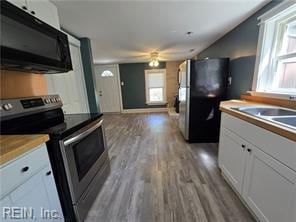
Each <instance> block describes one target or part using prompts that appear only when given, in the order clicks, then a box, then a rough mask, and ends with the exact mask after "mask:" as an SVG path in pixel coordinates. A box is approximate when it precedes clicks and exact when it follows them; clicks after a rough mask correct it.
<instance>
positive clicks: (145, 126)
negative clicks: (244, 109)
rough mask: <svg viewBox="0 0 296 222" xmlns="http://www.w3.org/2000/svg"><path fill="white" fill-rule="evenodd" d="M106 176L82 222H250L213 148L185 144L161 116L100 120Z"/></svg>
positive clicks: (174, 125)
mask: <svg viewBox="0 0 296 222" xmlns="http://www.w3.org/2000/svg"><path fill="white" fill-rule="evenodd" d="M104 121H105V131H106V137H107V142H108V148H109V155H110V159H111V174H110V176H109V177H108V179H107V181H106V182H105V184H104V186H103V188H102V190H101V192H100V194H99V196H98V197H97V199H96V201H95V203H94V205H93V206H92V209H91V210H90V212H89V214H88V217H87V219H86V221H87V222H94V221H96V222H101V221H102V222H121V221H127V222H191V221H192V222H193V221H194V222H207V221H208V222H232V221H233V222H239V221H254V219H253V218H252V216H251V215H250V213H249V212H248V211H247V210H246V208H245V207H244V205H243V204H242V203H241V202H240V200H239V199H238V197H237V196H236V195H235V194H234V192H233V191H232V190H231V188H230V187H229V186H228V185H227V184H226V182H225V181H224V179H223V178H222V176H221V174H220V171H219V169H218V165H217V153H218V148H217V144H188V143H186V142H185V141H184V140H183V138H182V135H181V134H180V132H179V129H178V127H177V122H176V119H174V117H169V116H168V115H167V114H166V113H156V114H155V113H153V114H121V115H120V114H118V115H117V114H116V115H105V116H104Z"/></svg>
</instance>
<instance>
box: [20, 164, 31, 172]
mask: <svg viewBox="0 0 296 222" xmlns="http://www.w3.org/2000/svg"><path fill="white" fill-rule="evenodd" d="M28 170H29V167H28V166H25V167H23V168H22V170H21V171H22V172H23V173H24V172H27V171H28Z"/></svg>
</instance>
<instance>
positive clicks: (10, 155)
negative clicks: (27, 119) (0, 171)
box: [0, 134, 49, 165]
mask: <svg viewBox="0 0 296 222" xmlns="http://www.w3.org/2000/svg"><path fill="white" fill-rule="evenodd" d="M48 140H49V136H48V135H46V134H40V135H1V136H0V165H1V164H4V163H6V162H8V161H10V160H13V159H14V158H16V157H18V156H20V155H22V154H24V153H26V152H28V151H30V150H31V149H34V148H35V147H36V146H39V145H40V144H42V143H45V142H46V141H48Z"/></svg>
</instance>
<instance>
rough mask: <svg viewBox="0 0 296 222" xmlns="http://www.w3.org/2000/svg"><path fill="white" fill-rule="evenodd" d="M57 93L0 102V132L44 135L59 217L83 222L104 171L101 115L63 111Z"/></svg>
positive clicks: (106, 166)
mask: <svg viewBox="0 0 296 222" xmlns="http://www.w3.org/2000/svg"><path fill="white" fill-rule="evenodd" d="M61 107H62V101H61V99H60V97H59V96H58V95H48V96H41V97H30V98H17V99H9V100H1V106H0V110H1V134H49V136H50V140H49V141H48V142H47V148H48V153H49V157H50V161H51V165H52V168H53V172H54V177H55V181H56V184H57V188H58V192H59V197H60V200H61V204H62V208H63V213H64V217H65V221H71V222H74V221H79V222H80V221H83V220H84V218H85V217H86V215H87V213H88V211H89V209H90V207H91V205H92V204H93V202H94V200H95V198H96V196H97V195H98V193H99V191H100V188H101V187H102V185H103V183H104V181H105V180H106V178H107V176H108V174H109V172H110V162H109V157H108V152H107V147H106V142H105V136H104V128H103V119H102V114H92V113H83V114H64V113H63V110H62V108H61Z"/></svg>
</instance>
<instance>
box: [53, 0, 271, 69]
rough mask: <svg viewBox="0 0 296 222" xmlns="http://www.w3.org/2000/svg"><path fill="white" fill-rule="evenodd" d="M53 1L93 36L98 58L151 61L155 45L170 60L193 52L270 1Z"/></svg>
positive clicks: (67, 21)
mask: <svg viewBox="0 0 296 222" xmlns="http://www.w3.org/2000/svg"><path fill="white" fill-rule="evenodd" d="M52 1H53V2H54V4H55V5H57V7H58V11H59V16H60V22H61V26H62V27H63V28H64V29H65V30H67V31H69V32H70V33H73V34H74V35H76V36H78V37H88V38H90V39H91V44H92V52H93V57H94V63H97V64H111V63H126V62H146V61H148V60H149V54H150V52H153V51H157V52H159V55H160V59H161V60H164V61H169V60H179V59H186V58H190V57H192V56H194V55H196V54H197V53H198V52H200V51H202V50H203V49H205V48H207V47H208V46H209V45H210V44H211V43H213V42H214V41H215V40H217V39H219V38H220V37H222V36H223V35H224V34H225V33H227V32H228V31H230V30H231V29H233V28H234V27H235V26H237V25H238V24H239V23H241V22H242V21H243V20H245V19H246V18H247V17H249V16H250V15H252V14H253V13H254V12H255V11H257V10H258V9H260V8H261V7H262V6H264V5H265V4H266V3H267V2H269V1H268V0H196V1H182V0H179V1H168V0H167V1H155V0H154V1H153V0H150V1H141V0H138V1H122V0H121V1H110V0H109V1H94V0H93V1H89V0H52ZM188 31H191V32H193V34H192V35H191V36H187V35H186V32H188ZM190 49H194V51H193V52H190Z"/></svg>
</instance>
